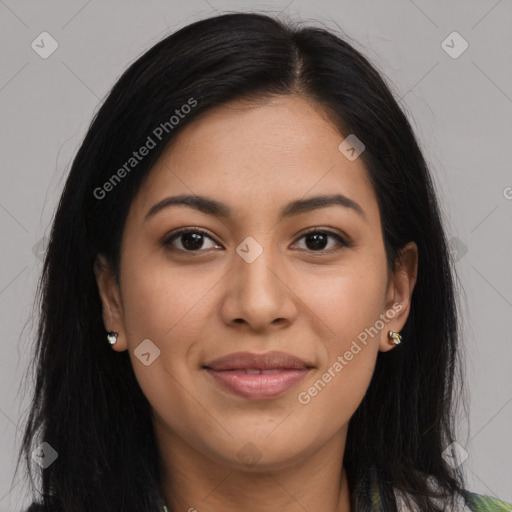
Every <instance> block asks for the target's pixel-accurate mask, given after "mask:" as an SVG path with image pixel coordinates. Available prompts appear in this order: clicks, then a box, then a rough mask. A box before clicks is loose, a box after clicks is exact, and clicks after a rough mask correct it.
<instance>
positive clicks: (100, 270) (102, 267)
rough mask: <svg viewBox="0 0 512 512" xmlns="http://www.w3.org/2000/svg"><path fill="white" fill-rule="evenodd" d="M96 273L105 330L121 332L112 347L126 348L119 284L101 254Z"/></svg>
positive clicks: (95, 264)
mask: <svg viewBox="0 0 512 512" xmlns="http://www.w3.org/2000/svg"><path fill="white" fill-rule="evenodd" d="M94 275H95V276H96V283H97V285H98V290H99V293H100V297H101V302H102V309H103V324H104V325H105V330H107V331H115V332H117V333H119V336H118V337H117V342H116V343H115V345H113V346H112V348H113V349H114V350H116V351H117V352H120V351H123V350H126V348H127V343H126V333H125V329H124V322H123V310H122V304H121V295H120V292H119V285H118V284H117V282H116V278H115V275H114V272H113V271H112V270H111V267H110V265H109V264H108V263H107V260H106V259H105V257H104V256H103V255H101V254H99V255H98V256H97V258H96V261H95V262H94ZM105 343H107V337H106V335H105Z"/></svg>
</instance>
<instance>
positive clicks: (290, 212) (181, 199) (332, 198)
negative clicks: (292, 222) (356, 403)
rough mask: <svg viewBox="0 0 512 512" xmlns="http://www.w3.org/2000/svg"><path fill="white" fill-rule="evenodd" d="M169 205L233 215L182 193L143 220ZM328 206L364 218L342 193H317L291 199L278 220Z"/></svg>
mask: <svg viewBox="0 0 512 512" xmlns="http://www.w3.org/2000/svg"><path fill="white" fill-rule="evenodd" d="M170 206H187V207H189V208H194V209H195V210H198V211H200V212H203V213H206V214H208V215H213V216H215V217H220V218H230V217H232V215H233V211H232V209H231V208H230V207H229V206H228V205H226V204H224V203H221V202H219V201H216V200H215V199H211V198H209V197H205V196H198V195H189V194H182V195H178V196H170V197H166V198H165V199H162V200H161V201H159V202H158V203H156V204H155V205H153V206H152V207H151V208H150V210H149V211H148V213H147V214H146V217H145V220H147V219H148V218H150V217H152V216H154V215H156V213H158V212H159V211H161V210H163V209H164V208H168V207H170ZM329 206H342V207H344V208H348V209H351V210H353V211H355V212H356V213H357V214H359V215H360V216H361V217H363V218H364V219H365V220H366V216H365V213H364V211H363V209H362V208H361V206H360V205H359V204H358V203H356V202H355V201H354V200H353V199H350V198H349V197H346V196H344V195H343V194H331V195H318V196H312V197H308V198H306V199H297V200H296V201H292V202H290V203H288V204H287V205H286V206H284V207H283V208H282V209H281V211H280V212H279V220H282V219H285V218H288V217H292V216H294V215H299V214H301V213H307V212H310V211H313V210H317V209H320V208H327V207H329Z"/></svg>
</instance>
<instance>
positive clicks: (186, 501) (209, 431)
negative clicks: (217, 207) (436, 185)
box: [95, 95, 418, 512]
mask: <svg viewBox="0 0 512 512" xmlns="http://www.w3.org/2000/svg"><path fill="white" fill-rule="evenodd" d="M343 138H344V137H343V136H342V135H341V134H340V133H339V131H338V130H337V128H336V127H335V126H334V125H333V123H332V122H331V121H330V120H329V119H328V117H327V116H326V115H325V113H324V112H323V111H322V109H321V108H320V106H319V105H317V104H315V103H314V102H313V101H311V100H308V99H305V98H304V97H302V96H299V95H290V96H279V97H274V98H273V99H272V100H268V101H264V102H263V101H260V102H257V103H254V102H253V103H248V102H247V101H240V100H238V101H236V102H231V103H228V104H224V105H221V106H219V107H216V108H215V109H214V110H211V111H209V112H208V113H207V114H206V115H203V116H202V117H201V118H199V119H197V120H195V121H194V122H192V123H191V124H189V125H187V126H186V127H185V128H184V130H183V131H182V132H180V133H179V135H178V136H177V137H176V138H175V139H174V142H173V143H172V145H170V146H168V147H167V148H166V150H165V152H164V153H163V154H162V156H161V158H160V159H159V161H158V162H157V164H156V165H155V166H154V168H153V170H152V172H151V174H150V176H149V179H148V180H147V182H145V184H144V185H143V187H142V188H141V189H140V191H139V193H138V195H137V196H136V198H135V199H134V201H133V203H132V205H131V208H130V211H129V214H128V218H127V222H126V225H125V231H124V234H123V239H122V251H121V263H120V279H119V285H117V284H116V282H115V279H114V277H113V273H112V271H111V269H110V268H109V266H108V262H107V261H106V260H105V259H104V258H103V257H102V256H99V257H98V260H97V265H96V266H95V273H96V278H97V282H98V287H99V291H100V295H101V299H102V302H103V319H104V323H105V327H106V329H107V330H109V331H110V330H113V331H117V332H118V333H119V337H118V341H117V343H116V345H115V346H114V350H116V351H123V350H128V351H129V354H130V358H131V361H132V365H133V368H134V371H135V374H136V377H137V380H138V382H139V384H140V386H141V388H142V390H143V392H144V394H145V395H146V397H147V398H148V400H149V402H150V404H151V406H152V409H153V415H154V428H155V433H156V437H157V443H158V447H159V451H160V453H161V466H162V492H163V494H164V496H165V498H166V500H167V504H168V506H170V507H172V509H173V510H183V511H185V510H190V511H191V512H192V511H193V510H198V511H201V512H204V511H218V510H223V511H226V512H229V511H234V510H237V511H238V510H245V511H258V512H266V511H270V510H272V511H275V510H280V511H283V512H292V511H293V512H296V511H297V512H299V511H300V512H303V511H304V510H309V511H312V510H324V511H331V512H334V511H343V512H346V511H349V510H350V489H349V488H348V484H347V480H346V474H345V470H344V469H343V453H344V448H345V441H346V434H347V428H348V423H349V420H350V418H351V416H352V415H353V413H354V412H355V410H356V409H357V407H358V405H359V404H360V402H361V400H362V398H363V396H364V394H365V392H366V390H367V388H368V385H369V383H370V379H371V376H372V373H373V370H374V366H375V362H376V358H377V355H378V352H379V351H383V352H384V351H388V350H391V349H393V348H394V347H395V345H393V344H392V343H390V341H389V339H388V337H387V332H388V331H389V330H393V331H396V332H399V331H400V330H401V329H402V327H403V326H404V324H405V322H406V320H407V316H408V314H409V310H410V299H411V295H412V292H413V288H414V285H415V282H416V273H417V262H418V253H417V247H416V245H415V244H414V243H413V242H410V243H409V244H407V246H406V247H405V248H404V251H403V258H402V260H401V262H400V264H399V266H398V268H397V270H396V272H395V273H393V274H392V273H391V272H389V271H388V267H387V262H386V257H385V252H384V242H383V239H382V233H381V219H380V214H379V210H378V205H377V199H376V196H375V193H374V191H373V189H372V187H371V185H370V182H369V180H368V174H367V171H366V168H365V166H364V164H363V162H362V160H361V158H357V159H355V160H353V161H350V160H348V159H347V158H346V157H345V156H344V155H343V154H342V153H341V152H340V151H339V150H338V146H339V144H340V143H341V141H342V140H343ZM334 192H337V193H341V194H344V195H346V196H348V197H349V198H351V199H352V200H354V201H356V202H357V203H359V205H360V206H361V207H362V209H363V211H364V217H363V216H361V215H359V214H358V213H356V212H355V211H354V210H352V209H349V208H345V207H342V206H330V207H327V208H320V209H316V210H313V211H309V212H307V213H302V214H299V215H296V216H293V217H289V218H285V219H282V220H278V218H277V215H278V212H279V211H280V209H281V208H282V207H283V206H284V205H285V204H287V203H288V202H290V201H293V200H296V199H302V198H304V197H310V196H313V195H319V194H332V193H334ZM178 194H197V195H204V196H208V197H211V198H213V199H216V200H218V201H221V202H223V203H225V204H227V205H228V206H229V207H230V208H232V210H233V216H232V217H231V218H218V217H215V216H212V215H208V214H206V213H202V212H200V211H197V210H195V209H192V208H190V207H186V206H171V207H168V208H164V209H162V210H160V211H159V212H158V213H156V214H155V215H154V216H151V217H149V218H148V219H146V220H145V216H146V214H147V212H148V211H149V210H150V208H151V207H152V206H153V205H154V204H156V203H157V202H158V201H160V200H162V199H164V198H166V197H168V196H174V195H178ZM182 227H190V228H191V229H192V228H203V229H205V230H206V231H208V236H206V237H204V238H203V239H202V240H203V243H202V245H201V244H200V243H198V244H197V245H196V247H199V249H196V250H195V251H194V250H189V251H188V252H187V250H186V247H190V246H186V245H185V244H186V242H187V239H186V237H185V240H184V237H183V236H181V237H177V238H175V239H174V240H173V241H172V242H169V243H168V245H167V246H165V245H164V244H163V243H162V240H163V239H164V238H165V236H166V235H169V234H170V233H171V232H174V231H176V230H177V229H178V228H182ZM312 227H315V228H319V229H318V231H321V230H322V229H324V230H326V229H328V230H329V231H333V232H334V233H335V234H340V235H341V236H342V237H343V236H345V237H348V238H350V240H351V241H353V243H354V245H353V247H344V246H342V245H339V243H338V242H337V240H336V238H334V237H329V238H328V239H326V241H325V242H324V245H322V244H321V243H320V244H319V245H317V246H315V244H314V241H313V242H311V238H310V239H309V243H308V238H307V237H304V236H303V234H304V233H303V231H304V230H305V229H307V228H312ZM192 230H193V229H192ZM248 236H251V237H253V238H254V239H255V240H256V241H257V242H258V244H259V245H260V246H261V247H262V249H263V252H262V254H261V255H260V256H259V257H258V258H257V259H256V260H254V261H253V262H252V263H248V262H247V261H246V260H244V259H243V258H242V257H240V256H239V254H238V253H237V252H236V248H237V247H238V246H239V245H240V244H241V242H242V241H243V240H245V238H246V237H248ZM209 237H211V238H209ZM188 241H189V243H190V238H189V239H188ZM172 247H174V250H172ZM317 247H318V248H317ZM336 249H337V250H336ZM329 251H335V252H331V253H329ZM393 304H395V307H396V305H397V304H398V305H399V312H397V313H396V314H395V315H394V317H393V318H392V319H389V320H388V321H387V322H386V324H385V326H384V328H382V330H381V331H380V332H379V333H378V334H376V335H374V336H371V337H369V338H368V342H367V344H366V346H364V345H362V344H361V343H359V345H360V346H361V347H362V350H360V351H359V352H358V353H357V355H354V357H353V358H352V359H351V360H350V361H348V362H347V364H346V366H344V367H343V370H342V371H341V372H339V373H338V374H337V375H336V377H334V378H332V380H331V381H330V382H329V383H328V384H327V385H326V386H325V387H324V388H323V389H322V390H321V392H318V394H317V395H316V396H314V397H312V398H311V400H310V402H309V403H307V404H302V403H300V402H299V401H298V399H297V395H298V393H299V392H301V391H307V390H308V389H309V388H310V387H311V386H312V385H313V384H314V383H315V382H316V381H317V380H318V379H319V378H321V377H322V374H324V373H325V372H326V371H327V370H328V368H329V367H332V366H333V364H334V363H335V362H336V360H337V357H338V356H340V355H341V356H343V354H345V352H346V351H347V350H349V348H350V346H351V344H352V342H353V341H354V340H357V336H358V335H359V334H360V333H361V332H363V331H364V330H365V328H369V327H371V326H374V325H375V323H376V321H377V320H378V319H379V315H383V314H386V313H387V312H389V311H390V310H391V311H393ZM395 311H396V310H395ZM380 318H382V317H380ZM145 339H150V340H151V341H152V343H154V345H156V346H157V347H158V349H159V350H160V356H159V357H157V358H156V359H155V360H154V361H153V362H152V363H151V364H150V365H148V366H146V365H144V364H142V363H141V361H140V360H139V359H138V358H137V357H136V356H135V354H134V350H135V349H136V348H137V346H138V345H139V344H140V343H141V342H142V340H145ZM404 342H405V343H406V342H407V340H404ZM270 350H281V351H284V352H288V353H291V354H293V355H295V356H297V357H299V358H301V359H303V360H305V361H306V362H308V363H309V364H311V365H312V366H314V369H312V370H311V371H310V372H309V374H308V375H307V376H306V378H305V379H304V380H303V381H302V382H300V383H299V384H298V385H297V386H296V387H294V388H292V389H291V390H289V391H287V392H286V393H285V394H283V395H281V396H279V397H276V398H273V399H270V400H248V399H245V398H242V397H240V396H237V395H234V394H231V393H230V392H228V391H225V390H224V389H222V388H220V387H219V385H218V384H216V383H215V382H214V381H213V379H212V378H211V377H210V375H208V374H207V373H206V372H205V370H204V369H202V368H201V367H202V365H205V364H206V363H207V362H209V361H211V360H213V359H215V358H217V357H220V356H224V355H227V354H229V353H232V352H236V351H250V352H255V353H263V352H267V351H270ZM246 443H252V444H253V445H254V447H252V448H247V447H245V448H244V446H245V445H246ZM241 449H242V453H244V450H245V451H247V450H249V452H250V453H254V454H255V458H257V457H258V456H259V457H260V458H259V460H257V462H256V463H255V464H253V465H249V464H247V463H246V462H244V460H241V458H240V457H239V456H238V454H239V451H240V450H241Z"/></svg>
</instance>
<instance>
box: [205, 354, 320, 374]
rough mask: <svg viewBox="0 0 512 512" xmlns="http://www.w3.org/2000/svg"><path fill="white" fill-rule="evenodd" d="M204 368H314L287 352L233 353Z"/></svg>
mask: <svg viewBox="0 0 512 512" xmlns="http://www.w3.org/2000/svg"><path fill="white" fill-rule="evenodd" d="M204 367H205V368H209V369H211V370H217V371H220V370H240V369H258V370H274V369H279V368H280V369H283V370H289V369H293V370H295V369H298V370H303V369H309V368H312V366H310V365H308V364H307V363H306V362H305V361H303V360H302V359H299V358H298V357H295V356H292V355H291V354H287V353H286V352H277V351H273V352H264V353H263V354H255V353H252V352H233V353H232V354H228V355H226V356H223V357H219V358H218V359H214V360H213V361H210V362H209V363H207V364H206V365H204Z"/></svg>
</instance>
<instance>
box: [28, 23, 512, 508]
mask: <svg viewBox="0 0 512 512" xmlns="http://www.w3.org/2000/svg"><path fill="white" fill-rule="evenodd" d="M452 274H453V269H452V266H451V260H450V257H449V251H448V248H447V241H446V237H445V233H444V230H443V226H442V222H441V215H440V211H439V207H438V203H437V200H436V196H435V191H434V187H433V184H432V181H431V177H430V175H429V172H428V169H427V166H426V164H425V161H424V159H423V156H422V154H421V152H420V149H419V147H418V144H417V142H416V140H415V137H414V134H413V132H412V129H411V127H410V125H409V123H408V121H407V119H406V117H405V115H404V114H403V112H402V111H401V109H400V108H399V106H398V105H397V102H396V101H395V100H394V98H393V96H392V94H391V93H390V91H389V89H388V87H387V86H386V84H385V83H384V81H383V79H382V78H381V77H380V76H379V74H378V73H377V71H376V70H375V69H374V68H373V67H372V66H371V65H370V63H369V62H368V61H367V60H366V59H365V58H364V57H363V56H362V55H361V54H359V53H358V52H357V51H356V50H355V49H354V48H352V47H351V46H350V45H349V44H348V43H347V42H345V41H343V40H342V39H340V38H338V37H336V36H335V35H333V34H330V33H329V32H327V31H325V30H320V29H316V28H294V27H291V26H286V25H284V24H283V23H281V22H279V21H277V20H275V19H272V18H270V17H267V16H264V15H259V14H229V15H222V16H218V17H214V18H210V19H206V20H202V21H199V22H196V23H193V24H192V25H189V26H187V27H185V28H183V29H181V30H180V31H178V32H177V33H175V34H173V35H171V36H169V37H167V38H166V39H164V40H163V41H161V42H159V43H158V44H156V45H155V46H154V47H153V48H151V49H150V50H149V51H148V52H147V53H145V54H144V55H143V56H142V57H140V58H139V59H138V60H137V61H136V62H135V63H134V64H132V65H131V66H130V68H129V69H128V70H127V71H126V72H125V73H124V74H123V76H122V77H121V78H120V79H119V81H118V82H117V83H116V85H115V86H114V88H113V89H112V91H111V93H110V95H109V96H108V98H107V99H106V101H105V102H104V104H103V105H102V106H101V108H100V110H99V111H98V113H97V115H96V117H95V119H94V121H93V122H92V124H91V127H90V129H89V131H88V133H87V135H86V137H85V140H84V142H83V144H82V146H81V148H80V150H79V152H78V154H77V155H76V158H75V160H74V163H73V166H72V169H71V172H70V174H69V177H68V180H67V183H66V186H65V190H64V192H63V194H62V198H61V201H60V204H59V207H58V211H57V213H56V217H55V221H54V224H53V230H52V234H51V240H50V244H49V248H48V252H47V256H46V261H45V265H44V273H43V276H42V280H41V287H40V290H39V291H40V292H41V295H40V298H41V322H40V329H39V333H38V334H39V336H38V343H37V358H36V361H37V382H36V389H35V394H34V397H33V405H32V409H31V413H30V416H29V419H28V422H27V427H26V432H25V435H24V440H23V451H22V453H21V454H20V455H23V454H24V456H25V458H26V461H27V463H28V466H29V469H30V466H31V461H33V460H35V461H36V462H37V463H38V465H37V466H35V467H36V468H37V472H38V474H39V475H40V476H41V478H42V493H41V494H42V497H41V498H40V500H39V501H41V502H42V504H41V505H40V506H38V505H36V504H35V503H34V505H33V506H32V507H31V509H30V510H31V511H34V510H46V511H66V512H69V511H77V512H78V511H90V510H94V511H117V510H119V511H120V510H123V511H125V512H126V511H137V512H141V511H157V510H167V511H171V510H172V511H177V510H188V511H195V510H197V511H207V510H211V511H218V510H222V511H230V510H248V511H249V510H250V511H258V512H262V511H267V510H270V509H272V510H280V511H285V512H289V511H298V510H301V511H302V510H308V511H311V512H312V511H317V510H324V511H325V510H328V511H333V512H334V511H343V512H346V511H351V512H355V511H366V510H384V511H396V510H421V511H438V510H512V507H511V506H510V505H507V504H505V503H503V502H500V501H498V500H495V499H491V498H488V497H483V496H478V495H476V494H473V493H471V492H469V491H467V490H466V488H465V484H464V479H463V475H462V472H461V465H460V461H459V460H458V459H457V453H458V452H457V450H460V448H459V445H458V444H456V443H455V439H454V434H453V417H454V404H453V403H452V396H453V395H454V394H455V392H456V391H458V385H459V384H460V382H459V381H458V380H456V377H457V372H456V368H457V362H458V349H457V342H458V320H457V307H456V298H455V291H454V280H453V275H452ZM38 434H39V435H38ZM32 464H33V462H32ZM32 470H33V468H32Z"/></svg>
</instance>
